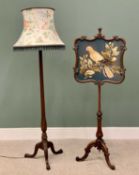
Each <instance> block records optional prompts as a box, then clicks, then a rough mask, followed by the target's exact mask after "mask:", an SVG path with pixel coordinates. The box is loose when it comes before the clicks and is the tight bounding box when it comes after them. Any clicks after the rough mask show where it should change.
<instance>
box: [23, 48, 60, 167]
mask: <svg viewBox="0 0 139 175" xmlns="http://www.w3.org/2000/svg"><path fill="white" fill-rule="evenodd" d="M38 56H39V73H40V100H41V131H42V137H41V142H39V143H37V144H36V145H35V149H34V152H33V154H25V157H26V158H34V157H35V156H36V154H37V153H38V150H39V149H41V150H43V151H44V156H45V162H46V168H47V170H50V165H49V160H48V148H50V149H51V151H52V152H53V153H54V154H61V153H63V150H62V149H59V150H58V151H56V150H55V148H54V144H53V142H50V141H48V138H47V121H46V113H45V95H44V79H43V54H42V50H39V51H38Z"/></svg>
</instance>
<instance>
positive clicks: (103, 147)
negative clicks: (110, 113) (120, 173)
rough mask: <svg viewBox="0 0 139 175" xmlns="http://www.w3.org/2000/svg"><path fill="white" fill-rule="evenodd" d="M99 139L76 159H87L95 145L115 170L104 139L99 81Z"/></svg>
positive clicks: (97, 134) (97, 133)
mask: <svg viewBox="0 0 139 175" xmlns="http://www.w3.org/2000/svg"><path fill="white" fill-rule="evenodd" d="M96 137H97V139H96V140H95V141H92V142H90V143H89V144H88V145H87V147H86V148H85V153H84V155H83V156H82V157H76V161H83V160H85V159H86V158H87V157H88V155H89V153H90V151H91V148H93V147H95V148H97V149H98V150H99V151H102V152H103V153H104V156H105V160H106V162H107V165H108V166H109V167H110V169H112V170H115V166H114V165H112V164H111V162H110V158H109V156H110V154H109V151H108V148H107V145H106V143H105V141H104V140H103V132H102V112H101V82H100V81H99V82H98V112H97V132H96Z"/></svg>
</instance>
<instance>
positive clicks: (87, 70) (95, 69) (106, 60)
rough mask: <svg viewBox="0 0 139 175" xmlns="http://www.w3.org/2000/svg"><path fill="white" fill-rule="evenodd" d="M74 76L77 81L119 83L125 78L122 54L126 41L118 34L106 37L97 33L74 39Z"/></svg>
mask: <svg viewBox="0 0 139 175" xmlns="http://www.w3.org/2000/svg"><path fill="white" fill-rule="evenodd" d="M74 47H75V54H76V63H75V69H74V77H75V79H76V80H77V81H78V82H81V83H85V82H95V83H97V82H98V81H101V82H103V83H104V82H109V83H121V82H122V81H123V80H124V78H125V68H124V65H123V55H124V52H125V49H126V42H125V40H124V39H122V38H119V37H118V36H115V37H113V38H112V39H106V38H105V37H104V36H103V35H102V34H101V29H99V33H98V34H97V36H95V37H94V38H87V37H85V36H84V37H81V38H77V39H76V40H75V45H74Z"/></svg>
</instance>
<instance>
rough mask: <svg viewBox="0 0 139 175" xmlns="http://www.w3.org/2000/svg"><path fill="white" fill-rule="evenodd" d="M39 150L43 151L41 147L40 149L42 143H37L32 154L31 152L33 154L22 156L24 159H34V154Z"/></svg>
mask: <svg viewBox="0 0 139 175" xmlns="http://www.w3.org/2000/svg"><path fill="white" fill-rule="evenodd" d="M39 149H43V147H42V142H39V143H37V144H36V145H35V149H34V152H33V154H28V153H27V154H25V155H24V157H25V158H34V157H35V156H36V154H37V153H38V150H39Z"/></svg>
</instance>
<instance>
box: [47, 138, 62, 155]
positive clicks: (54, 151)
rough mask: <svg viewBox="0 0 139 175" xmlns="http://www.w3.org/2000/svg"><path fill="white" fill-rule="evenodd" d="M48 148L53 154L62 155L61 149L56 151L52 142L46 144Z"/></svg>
mask: <svg viewBox="0 0 139 175" xmlns="http://www.w3.org/2000/svg"><path fill="white" fill-rule="evenodd" d="M48 148H50V149H51V151H52V153H54V154H61V153H63V150H62V149H59V150H57V151H56V150H55V147H54V144H53V142H50V141H49V142H48Z"/></svg>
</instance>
